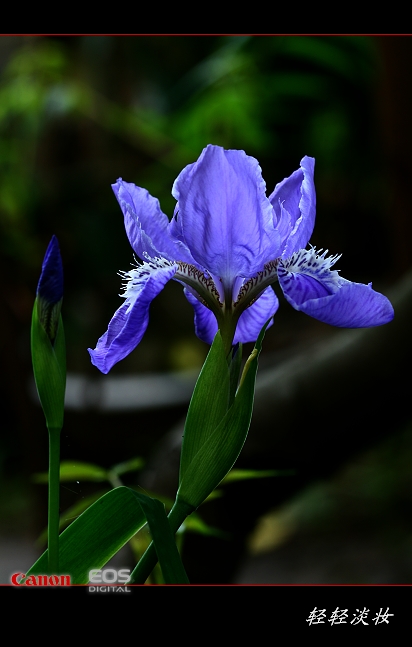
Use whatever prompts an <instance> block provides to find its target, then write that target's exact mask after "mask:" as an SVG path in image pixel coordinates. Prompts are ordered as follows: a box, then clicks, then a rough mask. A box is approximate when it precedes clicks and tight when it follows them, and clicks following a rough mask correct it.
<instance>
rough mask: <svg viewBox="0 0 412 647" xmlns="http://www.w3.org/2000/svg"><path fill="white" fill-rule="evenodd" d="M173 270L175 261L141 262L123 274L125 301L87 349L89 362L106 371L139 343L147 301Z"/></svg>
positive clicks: (157, 292)
mask: <svg viewBox="0 0 412 647" xmlns="http://www.w3.org/2000/svg"><path fill="white" fill-rule="evenodd" d="M175 272H176V265H175V264H173V263H167V261H160V262H159V263H158V264H157V265H155V264H154V263H143V265H142V266H139V267H138V268H137V269H135V270H131V271H130V272H128V273H124V276H126V274H127V275H128V277H129V283H128V285H127V287H126V290H125V293H124V296H125V297H126V301H125V302H124V304H123V305H122V306H121V307H120V308H119V309H118V310H117V311H116V312H115V314H114V315H113V318H112V320H111V321H110V323H109V327H108V329H107V331H106V332H105V333H104V335H102V337H100V339H99V340H98V342H97V346H96V348H95V349H94V350H93V349H91V348H89V349H88V351H89V353H90V357H91V360H92V364H94V365H95V366H97V368H98V369H99V370H100V371H101V372H102V373H108V372H109V371H110V369H111V368H112V367H113V366H114V365H115V364H116V363H117V362H119V361H120V360H121V359H124V358H125V357H126V356H127V355H129V354H130V353H131V352H132V350H134V349H135V348H136V346H137V345H138V344H139V342H140V340H141V339H142V337H143V335H144V333H145V331H146V328H147V324H148V322H149V307H150V304H151V302H152V301H153V299H154V298H155V297H156V296H157V295H158V294H159V292H161V291H162V290H163V288H164V286H165V285H166V283H167V282H168V281H169V280H170V279H171V278H172V277H173V275H174V274H175Z"/></svg>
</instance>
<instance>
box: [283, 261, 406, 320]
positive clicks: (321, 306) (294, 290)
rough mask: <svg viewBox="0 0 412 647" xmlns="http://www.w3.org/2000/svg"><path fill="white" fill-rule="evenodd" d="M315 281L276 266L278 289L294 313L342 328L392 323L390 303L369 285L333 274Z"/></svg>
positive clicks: (308, 276)
mask: <svg viewBox="0 0 412 647" xmlns="http://www.w3.org/2000/svg"><path fill="white" fill-rule="evenodd" d="M329 274H330V275H335V276H333V277H330V278H329V280H328V278H327V276H325V273H323V278H322V276H321V273H319V276H318V278H315V277H314V276H310V275H307V274H305V273H304V269H302V273H299V272H296V271H295V272H289V271H288V270H287V269H286V268H285V267H284V266H283V265H282V264H280V265H279V267H278V278H279V283H280V286H281V288H282V290H283V293H284V295H285V297H286V300H287V301H288V302H289V303H290V305H291V306H293V308H295V310H300V311H301V312H304V313H305V314H307V315H310V316H311V317H314V318H315V319H318V320H319V321H323V322H324V323H327V324H330V325H331V326H338V327H344V328H366V327H372V326H381V325H382V324H385V323H388V322H389V321H392V319H393V317H394V312H393V308H392V305H391V303H390V301H389V300H388V299H387V298H386V297H384V296H383V294H380V293H379V292H375V290H372V287H371V286H372V284H369V285H365V284H363V283H352V282H351V281H347V280H346V279H343V278H341V277H339V275H338V276H337V278H336V274H337V273H336V272H329Z"/></svg>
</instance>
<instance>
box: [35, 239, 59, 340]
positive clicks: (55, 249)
mask: <svg viewBox="0 0 412 647" xmlns="http://www.w3.org/2000/svg"><path fill="white" fill-rule="evenodd" d="M62 299H63V263H62V259H61V256H60V249H59V243H58V241H57V238H56V236H53V237H52V239H51V241H50V243H49V246H48V248H47V251H46V254H45V256H44V260H43V265H42V271H41V275H40V279H39V283H38V285H37V306H38V316H39V320H40V323H41V324H42V326H43V328H44V329H45V331H46V333H47V335H48V337H49V339H50V341H51V343H52V344H53V343H54V340H55V338H56V333H57V327H58V323H59V316H60V310H61V304H62Z"/></svg>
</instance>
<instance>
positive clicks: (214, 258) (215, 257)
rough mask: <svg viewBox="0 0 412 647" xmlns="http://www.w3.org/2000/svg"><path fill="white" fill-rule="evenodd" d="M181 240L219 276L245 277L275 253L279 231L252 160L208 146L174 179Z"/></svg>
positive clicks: (227, 281)
mask: <svg viewBox="0 0 412 647" xmlns="http://www.w3.org/2000/svg"><path fill="white" fill-rule="evenodd" d="M172 193H173V195H174V197H175V198H176V199H177V200H178V210H179V216H178V217H179V219H181V231H182V235H183V237H184V240H185V242H186V244H187V246H188V248H189V249H190V252H191V254H192V256H193V258H194V259H195V260H196V261H197V263H199V264H200V265H201V266H203V267H205V268H207V270H208V271H209V272H210V273H211V274H214V275H216V276H219V277H221V278H222V280H223V282H224V284H225V285H229V284H231V282H232V281H233V279H234V277H236V276H243V277H250V276H253V274H255V273H256V272H258V271H259V270H262V269H263V266H264V264H265V263H266V262H267V260H268V259H271V258H276V256H277V255H279V243H280V236H279V233H278V232H277V231H276V230H275V229H274V227H273V210H272V206H271V204H270V202H269V200H268V199H267V197H266V195H265V183H264V181H263V178H262V174H261V169H260V166H259V164H258V162H257V160H256V159H254V158H253V157H249V156H247V155H246V153H245V152H244V151H234V150H224V149H223V148H220V147H218V146H208V147H207V148H205V149H204V150H203V152H202V154H201V155H200V157H199V159H198V161H197V162H195V163H194V164H189V165H188V166H186V168H185V169H183V171H182V172H181V173H180V175H179V176H178V178H177V179H176V181H175V183H174V185H173V189H172Z"/></svg>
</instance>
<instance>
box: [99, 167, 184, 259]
mask: <svg viewBox="0 0 412 647" xmlns="http://www.w3.org/2000/svg"><path fill="white" fill-rule="evenodd" d="M112 189H113V191H114V194H115V196H116V198H117V200H118V202H119V205H120V207H121V209H122V212H123V215H124V225H125V229H126V233H127V236H128V238H129V241H130V244H131V246H132V248H133V249H134V251H135V252H136V254H137V255H138V256H139V257H140V258H142V259H143V258H146V257H147V256H149V257H150V258H156V257H163V258H167V259H168V260H169V261H172V260H177V259H178V260H182V261H185V262H188V263H190V262H192V257H191V255H190V253H189V252H188V250H187V248H186V246H185V245H184V244H183V243H182V242H181V241H179V240H174V239H173V237H172V236H171V235H170V231H169V220H168V218H167V216H166V215H165V214H164V213H163V212H162V210H161V209H160V205H159V201H158V200H157V199H156V198H153V197H152V196H151V195H150V193H149V192H148V191H146V189H142V188H140V187H138V186H135V185H134V184H132V183H131V182H123V180H122V179H121V178H119V179H118V180H117V182H116V183H115V184H112Z"/></svg>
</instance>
